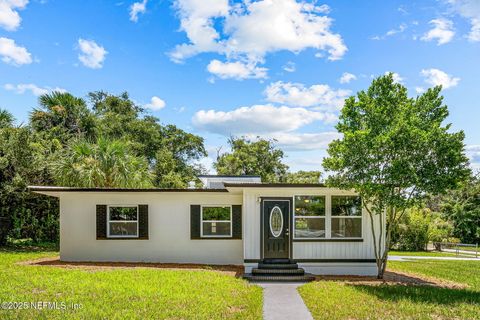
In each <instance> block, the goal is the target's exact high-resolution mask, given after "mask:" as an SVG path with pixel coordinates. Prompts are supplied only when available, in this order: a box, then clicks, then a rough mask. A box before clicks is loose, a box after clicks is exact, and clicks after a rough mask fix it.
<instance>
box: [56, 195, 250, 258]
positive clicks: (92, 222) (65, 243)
mask: <svg viewBox="0 0 480 320" xmlns="http://www.w3.org/2000/svg"><path fill="white" fill-rule="evenodd" d="M97 204H106V205H121V204H130V205H132V204H147V205H148V208H149V239H148V240H96V205H97ZM191 204H199V205H202V204H209V205H237V204H239V205H241V204H242V196H241V195H232V194H229V193H213V192H212V193H210V192H208V193H206V192H175V193H172V192H166V193H161V192H131V193H130V192H129V193H114V192H64V193H61V194H60V259H61V260H64V261H134V262H139V261H145V262H169V263H204V264H237V265H240V264H243V244H242V240H238V239H237V240H233V239H221V240H191V239H190V205H191Z"/></svg>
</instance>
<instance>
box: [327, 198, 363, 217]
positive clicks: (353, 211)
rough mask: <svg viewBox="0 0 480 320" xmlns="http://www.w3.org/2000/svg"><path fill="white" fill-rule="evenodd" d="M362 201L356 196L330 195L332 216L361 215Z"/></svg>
mask: <svg viewBox="0 0 480 320" xmlns="http://www.w3.org/2000/svg"><path fill="white" fill-rule="evenodd" d="M361 215H362V201H361V199H360V197H357V196H332V216H361Z"/></svg>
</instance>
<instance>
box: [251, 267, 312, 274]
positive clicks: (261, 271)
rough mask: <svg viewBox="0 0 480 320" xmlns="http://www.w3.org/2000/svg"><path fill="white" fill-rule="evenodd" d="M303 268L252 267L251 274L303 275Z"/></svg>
mask: <svg viewBox="0 0 480 320" xmlns="http://www.w3.org/2000/svg"><path fill="white" fill-rule="evenodd" d="M304 273H305V270H303V269H302V268H297V269H259V268H254V269H253V270H252V274H254V275H270V274H271V275H303V274H304Z"/></svg>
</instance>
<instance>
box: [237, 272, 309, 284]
mask: <svg viewBox="0 0 480 320" xmlns="http://www.w3.org/2000/svg"><path fill="white" fill-rule="evenodd" d="M243 278H244V279H246V280H249V281H252V282H310V281H313V280H315V276H314V275H312V274H309V273H305V274H303V275H256V274H251V273H246V274H244V275H243Z"/></svg>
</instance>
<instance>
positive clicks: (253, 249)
mask: <svg viewBox="0 0 480 320" xmlns="http://www.w3.org/2000/svg"><path fill="white" fill-rule="evenodd" d="M295 195H323V196H325V197H326V211H327V212H326V226H325V227H326V232H327V234H328V233H329V232H330V216H331V211H330V210H331V207H330V203H331V201H330V200H331V196H332V195H355V193H353V192H349V191H344V190H339V189H333V188H277V189H273V188H272V189H270V188H268V189H267V188H253V187H252V188H245V189H244V193H243V202H244V205H243V213H244V218H243V228H244V239H245V242H244V247H243V250H244V255H245V259H247V260H257V259H261V248H260V246H261V236H262V231H261V230H260V201H259V199H260V198H261V197H294V196H295ZM362 213H363V216H362V239H363V241H362V242H333V241H332V242H330V241H325V242H314V241H312V242H295V241H294V242H293V250H292V251H293V252H292V254H293V256H292V258H293V259H299V260H301V259H332V260H342V259H357V260H371V259H375V252H374V249H373V240H372V233H371V224H370V217H369V216H368V213H367V212H366V210H363V211H362ZM376 220H377V221H376V223H375V227H376V232H377V233H376V234H377V237H378V232H379V230H380V227H379V221H378V219H376ZM290 235H291V237H292V240H293V230H290Z"/></svg>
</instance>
